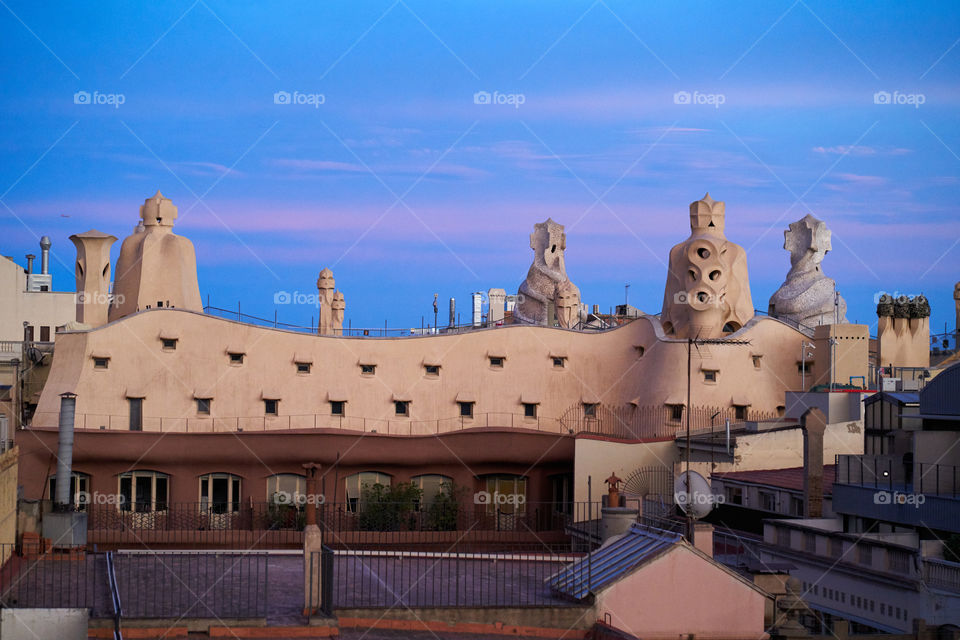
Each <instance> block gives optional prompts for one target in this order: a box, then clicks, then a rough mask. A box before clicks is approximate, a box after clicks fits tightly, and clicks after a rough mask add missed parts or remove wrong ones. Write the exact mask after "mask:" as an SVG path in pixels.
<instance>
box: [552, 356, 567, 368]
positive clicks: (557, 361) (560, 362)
mask: <svg viewBox="0 0 960 640" xmlns="http://www.w3.org/2000/svg"><path fill="white" fill-rule="evenodd" d="M565 364H566V358H559V357H557V358H554V359H553V367H554V368H555V369H563V367H564V365H565Z"/></svg>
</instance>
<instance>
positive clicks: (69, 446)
mask: <svg viewBox="0 0 960 640" xmlns="http://www.w3.org/2000/svg"><path fill="white" fill-rule="evenodd" d="M76 408H77V394H75V393H71V392H69V391H67V392H65V393H61V394H60V429H59V431H60V437H59V447H58V449H57V495H56V506H57V507H58V508H59V509H60V510H62V511H66V510H67V508H68V507H69V506H70V472H71V468H72V467H73V422H74V414H75V412H76Z"/></svg>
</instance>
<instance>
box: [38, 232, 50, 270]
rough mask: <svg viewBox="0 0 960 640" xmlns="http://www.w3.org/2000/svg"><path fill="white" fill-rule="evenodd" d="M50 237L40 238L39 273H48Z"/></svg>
mask: <svg viewBox="0 0 960 640" xmlns="http://www.w3.org/2000/svg"><path fill="white" fill-rule="evenodd" d="M50 245H51V242H50V238H49V237H48V236H43V237H42V238H40V273H42V274H48V273H50Z"/></svg>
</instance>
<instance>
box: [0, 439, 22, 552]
mask: <svg viewBox="0 0 960 640" xmlns="http://www.w3.org/2000/svg"><path fill="white" fill-rule="evenodd" d="M19 455H20V449H19V448H18V447H14V448H13V449H10V450H9V451H6V452H5V453H3V454H2V455H0V565H2V564H3V563H4V562H5V561H6V559H7V558H6V555H7V554H8V553H9V550H10V547H9V546H8V545H12V544H13V543H15V542H16V540H17V470H18V465H17V460H18V456H19Z"/></svg>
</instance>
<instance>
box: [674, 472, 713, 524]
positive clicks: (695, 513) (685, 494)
mask: <svg viewBox="0 0 960 640" xmlns="http://www.w3.org/2000/svg"><path fill="white" fill-rule="evenodd" d="M688 478H689V483H688V480H687V479H688ZM673 491H674V494H673V500H674V502H676V503H677V506H679V507H680V509H681V510H682V511H683V512H684V513H685V514H687V515H688V516H690V517H691V518H693V519H695V520H697V519H700V518H702V517H704V516H705V515H707V514H708V513H710V512H711V511H713V508H714V507H715V506H716V503H717V500H716V497H715V496H714V495H713V491H712V490H711V489H710V483H709V482H707V479H706V478H704V477H703V476H702V475H700V474H699V473H697V472H696V471H684V472H683V473H681V474H680V476H679V477H678V478H677V480H676V482H674V484H673Z"/></svg>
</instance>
